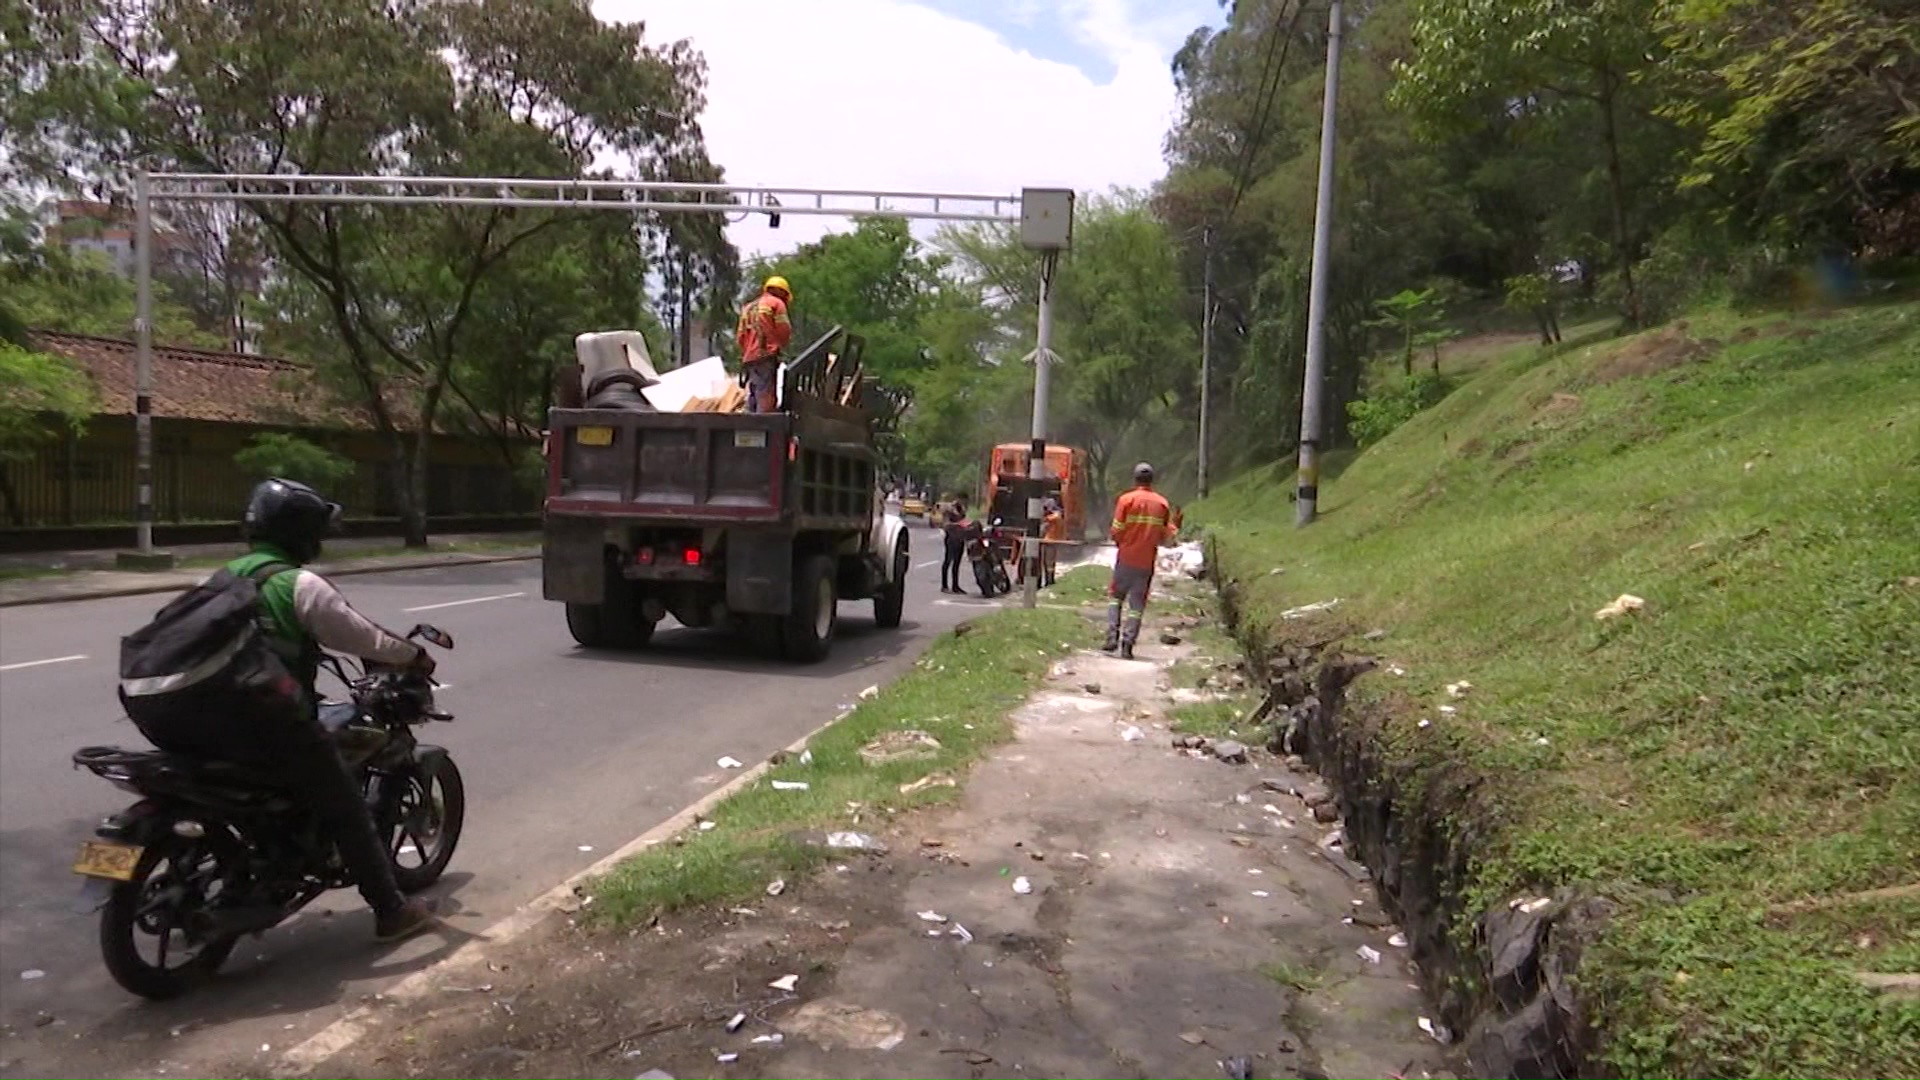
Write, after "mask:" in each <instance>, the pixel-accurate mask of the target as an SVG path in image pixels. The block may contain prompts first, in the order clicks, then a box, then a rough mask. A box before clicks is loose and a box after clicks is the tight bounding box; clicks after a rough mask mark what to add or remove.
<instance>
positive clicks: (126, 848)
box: [73, 840, 145, 881]
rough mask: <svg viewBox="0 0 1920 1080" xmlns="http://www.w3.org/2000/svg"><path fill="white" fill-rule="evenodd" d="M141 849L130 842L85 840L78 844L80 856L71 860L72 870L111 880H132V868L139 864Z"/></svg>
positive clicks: (87, 875) (84, 874)
mask: <svg viewBox="0 0 1920 1080" xmlns="http://www.w3.org/2000/svg"><path fill="white" fill-rule="evenodd" d="M143 850H145V849H144V848H137V847H135V846H133V845H132V844H116V843H113V842H111V841H107V840H85V841H82V842H81V844H80V857H79V858H78V859H75V860H74V862H73V872H74V873H76V874H80V875H83V876H85V877H94V878H107V879H108V880H111V881H132V880H133V868H134V867H136V866H138V865H140V852H141V851H143Z"/></svg>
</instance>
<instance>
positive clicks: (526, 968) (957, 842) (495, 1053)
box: [234, 609, 1447, 1077]
mask: <svg viewBox="0 0 1920 1080" xmlns="http://www.w3.org/2000/svg"><path fill="white" fill-rule="evenodd" d="M1095 610H1096V611H1097V609H1095ZM1053 617H1054V618H1055V619H1059V618H1062V617H1065V618H1067V619H1069V620H1071V622H1070V624H1069V626H1070V628H1071V632H1072V633H1076V634H1078V635H1080V636H1081V638H1082V640H1083V641H1086V640H1091V639H1092V638H1093V637H1094V636H1095V634H1096V633H1097V628H1096V627H1094V626H1093V625H1091V624H1090V623H1088V622H1086V621H1084V620H1081V619H1079V618H1078V617H1077V616H1069V615H1065V613H1060V612H1054V613H1053ZM1163 618H1164V617H1163ZM1163 625H1164V623H1163ZM981 626H982V627H983V628H981V629H976V630H975V631H973V633H976V634H981V635H983V636H987V635H991V634H993V633H994V631H993V630H992V628H991V626H992V624H991V622H988V623H984V624H981ZM1159 632H1160V631H1159V630H1152V631H1150V634H1153V635H1157V634H1158V633H1159ZM1173 637H1174V635H1172V634H1169V635H1168V638H1169V639H1170V640H1171V639H1172V638H1173ZM943 643H944V642H943ZM1068 644H1071V643H1068ZM1036 651H1039V652H1045V651H1046V650H1036ZM1192 653H1193V646H1192V645H1190V644H1188V645H1179V644H1169V645H1162V646H1159V647H1157V648H1154V649H1151V650H1145V649H1143V656H1147V655H1149V654H1150V658H1149V659H1145V660H1143V661H1141V662H1135V663H1127V662H1123V661H1119V660H1116V659H1112V658H1109V657H1105V656H1102V655H1100V654H1098V653H1092V652H1086V651H1078V652H1074V653H1073V654H1072V655H1070V656H1069V657H1068V658H1067V659H1065V660H1063V661H1058V662H1056V661H1055V659H1054V656H1052V655H1049V656H1044V657H1040V656H1036V657H1035V659H1036V660H1041V659H1044V660H1045V661H1046V671H1047V675H1046V679H1045V682H1044V685H1042V686H1041V687H1040V688H1039V689H1038V690H1037V691H1036V692H1033V693H1032V694H1031V695H1028V696H1025V697H1024V701H1022V702H1021V703H1020V704H1018V705H1017V707H1014V708H1012V709H1011V710H1010V711H1008V712H1007V713H1006V715H1005V716H1004V717H1003V719H1004V722H1005V724H1006V725H1007V726H1006V729H1005V734H1006V735H1008V736H1009V737H1010V738H1009V740H1008V741H1005V742H998V741H997V740H995V742H994V744H992V745H987V746H983V747H981V748H980V749H981V754H982V756H981V758H980V760H979V761H978V763H977V764H976V765H975V766H974V767H973V768H972V770H971V771H970V772H969V773H968V774H967V775H966V783H965V786H964V788H958V789H956V788H948V787H944V786H932V787H929V786H922V787H919V788H917V789H915V790H912V791H910V792H900V794H901V796H903V797H904V798H905V800H906V801H905V802H902V801H901V800H896V799H872V798H869V799H867V800H858V799H856V800H839V795H841V794H844V789H843V787H842V785H841V784H840V783H839V782H838V781H835V780H833V779H830V778H826V777H816V779H815V780H813V781H811V782H809V781H795V780H786V781H785V782H786V783H795V782H808V783H809V784H810V786H809V788H808V789H806V790H796V789H791V788H789V789H784V790H782V789H777V788H773V787H772V786H771V782H772V781H773V780H775V779H780V778H782V777H788V776H799V775H804V770H806V769H807V768H809V767H811V766H812V765H815V764H819V761H818V758H819V757H822V756H827V755H830V754H831V755H838V754H839V753H840V752H841V749H843V748H838V749H837V748H833V747H830V746H829V745H827V744H824V743H822V742H820V741H816V743H815V751H816V755H817V756H816V758H815V761H814V762H802V761H800V760H798V759H793V760H788V761H783V762H780V763H779V764H778V765H776V767H775V768H774V770H772V771H771V772H770V773H769V774H768V776H767V777H766V778H765V779H764V780H761V781H756V782H755V783H754V784H753V785H751V786H750V787H749V788H748V789H747V792H764V794H760V795H758V796H755V797H754V798H757V799H759V800H769V799H773V798H774V797H775V795H776V794H778V795H780V796H791V797H796V798H808V797H812V796H814V795H815V794H816V793H822V789H825V793H822V794H821V798H822V801H823V803H824V800H825V799H827V798H832V799H835V800H838V801H837V802H836V803H835V806H834V813H833V815H831V816H834V817H836V818H837V820H835V821H832V822H830V823H824V827H825V828H826V829H827V830H830V831H837V832H847V833H857V834H859V835H861V836H863V837H868V838H871V839H872V840H875V841H878V842H879V844H880V845H881V846H883V847H884V850H879V849H877V848H872V847H861V848H848V847H840V848H833V847H827V846H825V845H823V844H821V843H820V842H819V840H818V839H815V840H813V841H812V842H809V840H807V839H806V838H803V837H800V836H798V835H795V834H789V833H787V832H783V831H782V826H781V824H779V823H777V822H775V821H773V820H772V819H770V818H766V819H756V820H754V821H752V822H751V823H750V824H751V828H750V829H747V830H745V831H746V832H747V833H748V834H750V835H751V836H757V837H760V838H763V839H766V838H778V840H779V842H780V844H781V845H786V844H793V845H795V846H796V848H795V849H796V850H802V851H811V852H813V853H814V854H813V857H811V858H810V860H809V863H810V865H811V869H805V870H801V871H799V872H795V867H794V866H793V865H792V864H789V865H788V866H786V867H785V868H782V867H781V866H780V865H779V864H778V863H777V862H774V863H768V862H764V861H755V859H761V860H764V859H765V858H767V857H768V853H769V852H770V851H772V852H779V851H784V850H787V849H786V848H785V847H784V846H780V847H772V848H764V849H752V850H757V851H758V854H757V855H756V856H755V857H754V858H749V859H747V860H746V865H747V866H748V867H750V871H749V873H750V875H751V876H750V878H749V879H747V880H730V879H729V880H719V879H715V878H713V877H712V876H711V875H709V874H707V873H705V872H703V871H702V866H703V865H704V864H705V862H706V860H705V858H704V857H703V854H702V852H703V850H704V849H705V848H706V847H708V846H711V847H712V848H713V850H714V851H715V852H716V853H720V854H723V855H724V856H725V857H726V861H727V863H728V864H729V865H738V864H740V863H741V861H742V860H741V857H740V856H741V852H742V849H741V847H740V845H741V844H743V843H745V842H746V841H747V839H749V837H747V836H734V837H733V838H731V839H728V838H726V837H724V836H718V835H716V834H721V833H723V824H722V823H724V822H726V821H727V820H728V818H729V817H730V816H733V817H738V816H741V815H744V814H748V813H752V812H753V809H754V805H755V803H754V802H752V801H743V802H740V803H737V804H735V806H734V809H733V811H732V812H731V813H730V811H729V808H728V804H727V803H722V804H721V805H720V806H718V807H716V808H714V809H713V811H712V814H713V819H714V824H713V825H712V827H710V828H705V829H703V828H702V827H701V824H700V823H699V822H689V823H688V829H687V831H686V832H685V833H683V834H681V836H679V837H678V838H676V841H674V842H670V843H669V844H666V845H662V846H659V847H656V848H654V849H652V851H651V852H649V855H648V859H649V862H648V863H647V864H644V866H643V864H638V863H634V864H629V868H630V869H629V870H628V871H627V872H626V873H628V875H629V876H631V875H632V874H633V872H634V871H635V870H636V869H641V868H648V867H650V868H651V869H652V870H653V871H655V874H654V875H653V877H654V878H655V879H675V878H676V876H677V877H678V879H679V880H681V881H682V883H683V885H684V886H685V888H686V889H692V890H696V891H697V890H699V889H702V888H704V889H706V890H707V891H708V892H709V893H711V895H710V896H709V897H708V898H706V899H704V900H700V901H696V902H691V903H675V902H673V901H672V899H671V897H672V894H671V893H669V892H664V891H662V890H660V889H659V888H657V887H656V888H652V889H644V888H643V889H640V890H639V891H638V892H633V891H628V892H621V891H619V889H618V888H615V889H612V890H610V889H609V888H607V887H606V886H604V885H603V886H601V887H599V888H596V889H593V890H591V891H587V892H585V893H584V895H583V897H582V899H581V901H580V903H579V905H575V910H573V911H571V912H567V913H565V914H562V915H557V916H555V917H552V918H549V919H546V920H545V921H543V922H541V923H540V924H539V925H538V926H537V927H536V928H535V929H533V930H532V931H531V932H529V933H527V934H525V935H523V936H521V937H519V938H517V939H515V940H514V941H512V942H510V943H508V944H506V945H504V946H502V947H500V948H497V949H491V950H488V952H487V954H486V958H485V963H484V964H483V965H469V966H467V967H466V968H465V969H464V970H462V971H460V972H459V973H458V975H457V977H453V976H449V977H447V978H445V979H442V980H440V981H439V982H438V983H437V984H436V985H435V986H433V987H432V988H431V989H429V990H426V991H425V992H423V993H421V994H419V995H417V996H414V997H412V998H411V999H409V1000H407V1001H404V1002H396V1003H394V1004H392V1005H391V1006H390V1007H386V1008H384V1009H382V1010H380V1011H379V1012H378V1014H377V1016H378V1022H377V1023H376V1024H375V1025H373V1026H371V1027H369V1029H368V1030H367V1032H366V1034H365V1037H363V1038H361V1039H359V1040H357V1041H355V1042H353V1043H351V1044H350V1045H347V1046H345V1047H343V1048H341V1049H340V1051H339V1052H338V1053H335V1054H332V1055H330V1056H327V1057H325V1058H324V1059H319V1060H309V1061H306V1062H303V1063H302V1064H303V1067H305V1068H307V1069H309V1070H311V1071H312V1072H313V1073H315V1074H318V1075H329V1076H365V1077H376V1076H378V1077H388V1076H429V1075H510V1074H524V1075H534V1074H539V1075H571V1076H608V1077H620V1076H634V1075H637V1074H640V1073H642V1072H645V1071H647V1070H649V1069H660V1070H663V1071H665V1072H667V1073H669V1074H671V1075H675V1076H699V1075H728V1074H733V1073H740V1074H743V1075H769V1076H848V1077H852V1076H904V1075H914V1076H956V1077H977V1076H983V1075H1049V1074H1052V1075H1170V1076H1175V1075H1183V1076H1201V1075H1219V1074H1220V1072H1221V1071H1222V1069H1223V1068H1226V1069H1227V1070H1228V1071H1229V1072H1230V1073H1231V1072H1233V1071H1234V1070H1235V1069H1236V1068H1238V1067H1240V1066H1242V1065H1244V1066H1245V1067H1246V1069H1247V1070H1249V1071H1250V1073H1251V1075H1262V1076H1275V1075H1313V1074H1314V1071H1315V1070H1318V1071H1319V1072H1320V1073H1321V1074H1323V1075H1324V1074H1332V1075H1369V1076H1386V1075H1396V1076H1420V1075H1423V1074H1426V1075H1441V1074H1443V1073H1444V1070H1445V1069H1446V1068H1447V1062H1446V1060H1445V1058H1444V1050H1443V1049H1442V1048H1441V1047H1440V1046H1439V1045H1438V1044H1436V1043H1435V1042H1434V1041H1433V1040H1432V1039H1430V1038H1429V1037H1428V1036H1427V1035H1425V1034H1422V1032H1421V1030H1420V1027H1419V1025H1418V1020H1419V1018H1420V1013H1421V1011H1422V1008H1421V998H1420V996H1419V992H1418V990H1417V989H1415V988H1414V985H1413V980H1412V977H1411V975H1410V973H1409V972H1408V970H1407V967H1406V961H1405V955H1404V951H1403V950H1402V949H1400V948H1399V947H1398V946H1396V945H1395V944H1394V942H1395V940H1401V941H1404V939H1403V938H1399V939H1396V933H1395V930H1394V928H1393V927H1391V926H1387V925H1385V921H1384V919H1383V918H1381V917H1380V916H1379V914H1378V912H1377V910H1376V909H1374V908H1372V907H1371V902H1370V900H1369V898H1368V894H1367V893H1366V892H1365V891H1363V890H1364V889H1365V886H1364V884H1363V882H1362V881H1360V880H1356V878H1355V876H1354V870H1355V869H1356V868H1354V867H1352V866H1350V865H1349V866H1347V867H1345V868H1343V867H1342V866H1341V864H1340V862H1339V860H1337V859H1334V858H1329V857H1328V855H1327V854H1326V853H1325V852H1324V851H1323V849H1322V847H1321V845H1320V843H1319V842H1320V841H1322V840H1324V839H1325V833H1326V831H1327V829H1328V828H1329V826H1324V825H1315V824H1314V820H1313V817H1314V815H1313V810H1312V808H1311V807H1309V806H1308V805H1307V804H1306V803H1305V802H1302V801H1300V800H1299V799H1297V798H1296V797H1295V796H1293V795H1291V794H1287V793H1283V792H1275V791H1272V790H1269V788H1270V787H1271V786H1272V785H1266V786H1263V784H1262V780H1263V778H1264V779H1274V778H1277V777H1279V776H1280V775H1281V772H1280V771H1279V770H1278V767H1277V765H1275V764H1274V763H1272V762H1269V761H1266V760H1261V759H1258V751H1253V752H1252V753H1253V754H1254V755H1255V757H1256V760H1255V761H1254V762H1253V763H1251V764H1229V763H1223V762H1222V761H1220V760H1219V759H1218V756H1217V755H1216V754H1214V753H1213V752H1211V751H1201V750H1197V749H1196V750H1182V749H1179V748H1177V747H1175V746H1172V745H1170V743H1174V742H1176V741H1184V737H1183V736H1178V735H1175V734H1173V732H1172V731H1171V730H1170V729H1171V728H1173V727H1174V726H1176V725H1177V724H1178V723H1179V721H1178V719H1177V717H1176V716H1175V715H1173V714H1172V709H1173V699H1174V695H1173V694H1172V693H1170V692H1169V689H1168V688H1169V687H1170V685H1171V683H1172V682H1173V681H1174V680H1173V678H1172V672H1171V671H1170V669H1171V668H1172V666H1173V665H1174V664H1175V663H1176V662H1179V661H1188V662H1189V663H1191V660H1192V655H1191V654H1192ZM951 655H952V649H951V647H949V648H948V649H945V650H942V649H940V648H936V649H935V650H934V651H932V652H930V653H929V655H928V657H927V658H926V659H925V660H923V661H922V665H923V666H922V668H921V669H920V671H917V672H916V676H919V675H922V674H934V673H935V669H937V668H938V667H939V666H940V665H942V664H943V663H944V662H946V661H945V660H943V657H951ZM909 678H910V679H912V678H914V677H913V676H910V677H909ZM889 699H890V695H880V696H877V697H876V698H875V700H873V701H872V702H869V703H866V704H864V705H863V708H864V709H868V710H869V711H870V712H873V713H882V712H891V711H896V710H892V709H890V708H889ZM1002 708H1003V709H1005V708H1006V706H1005V705H1003V706H1002ZM855 719H856V718H854V717H849V718H848V721H853V720H855ZM844 722H846V721H843V723H844ZM965 722H971V721H965ZM909 723H910V724H911V726H908V725H909ZM949 725H952V726H951V727H950V726H949ZM957 726H958V725H957V724H953V722H952V721H943V720H938V719H937V718H934V717H930V716H926V715H925V714H924V713H917V712H916V713H910V715H909V716H898V715H896V716H895V717H894V718H893V724H892V726H891V729H890V730H892V731H895V732H898V731H902V730H913V731H927V732H929V733H931V734H934V736H935V738H936V739H938V737H939V733H940V732H943V731H951V730H952V729H953V727H957ZM831 730H832V729H830V731H831ZM963 730H964V729H963ZM976 730H978V725H976ZM847 731H848V732H849V733H850V734H852V735H857V736H858V737H859V738H861V739H863V740H864V742H862V743H855V744H853V745H854V746H855V747H861V746H865V747H867V748H872V747H875V746H886V747H894V748H899V747H901V746H907V745H909V744H911V743H912V742H913V741H914V740H912V739H911V738H903V737H900V736H894V737H892V738H887V737H886V735H885V732H877V731H872V730H857V729H856V728H854V727H849V728H848V729H847ZM953 741H954V742H956V743H957V742H961V741H963V740H961V739H957V738H956V739H954V740H953ZM1229 756H1231V755H1229ZM933 764H935V763H933V762H930V761H922V762H921V763H920V765H921V768H920V770H919V772H920V775H921V776H922V777H926V776H935V777H941V776H943V775H952V772H951V770H950V769H944V768H943V769H936V770H934V771H932V772H928V771H926V769H927V768H928V767H931V766H932V765H933ZM870 768H872V770H873V771H874V772H875V773H878V774H881V775H883V776H884V777H885V779H886V781H887V783H888V784H889V785H890V786H891V785H893V783H894V781H895V779H896V777H905V776H908V775H909V774H910V773H911V772H912V771H914V770H911V769H908V768H907V767H906V766H905V765H903V764H902V762H900V761H898V760H889V761H883V763H882V764H880V765H877V766H871V767H870ZM896 770H898V771H896ZM914 784H915V781H914V780H913V779H904V780H901V782H900V783H899V785H898V787H906V788H909V789H914ZM1281 786H1283V787H1286V786H1289V782H1288V781H1284V780H1283V781H1281ZM898 787H895V790H896V791H897V790H898ZM746 795H747V793H746V792H743V794H742V796H741V798H743V799H745V798H746ZM803 816H804V817H805V818H806V822H805V823H806V824H807V825H809V826H810V827H813V828H816V829H817V828H820V827H822V825H823V815H822V814H820V813H816V812H813V811H812V810H809V811H808V812H807V813H806V814H804V815H803ZM822 835H823V836H824V835H825V834H822ZM842 842H843V843H846V842H850V841H847V840H845V838H842ZM861 843H863V844H864V843H865V841H862V842H861ZM1359 873H1360V875H1362V876H1364V870H1360V871H1359ZM775 875H780V876H775ZM776 882H777V884H776ZM688 895H689V896H690V895H692V894H688ZM636 898H638V899H636ZM590 899H591V900H592V901H595V902H594V903H589V900H590ZM602 905H614V906H617V907H618V908H619V910H617V911H612V912H609V910H608V908H606V907H602ZM596 907H599V908H600V910H599V911H597V912H596V910H595V909H596ZM789 976H791V979H789V978H788V977H789ZM736 1018H738V1019H737V1021H736ZM726 1055H738V1056H737V1057H736V1058H728V1057H727V1056H726ZM1236 1058H1245V1059H1246V1060H1245V1061H1244V1062H1236V1061H1235V1060H1234V1059H1236ZM1223 1063H1224V1064H1223ZM256 1067H257V1066H256ZM246 1074H247V1072H246V1071H245V1070H241V1071H238V1072H235V1073H234V1075H246Z"/></svg>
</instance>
